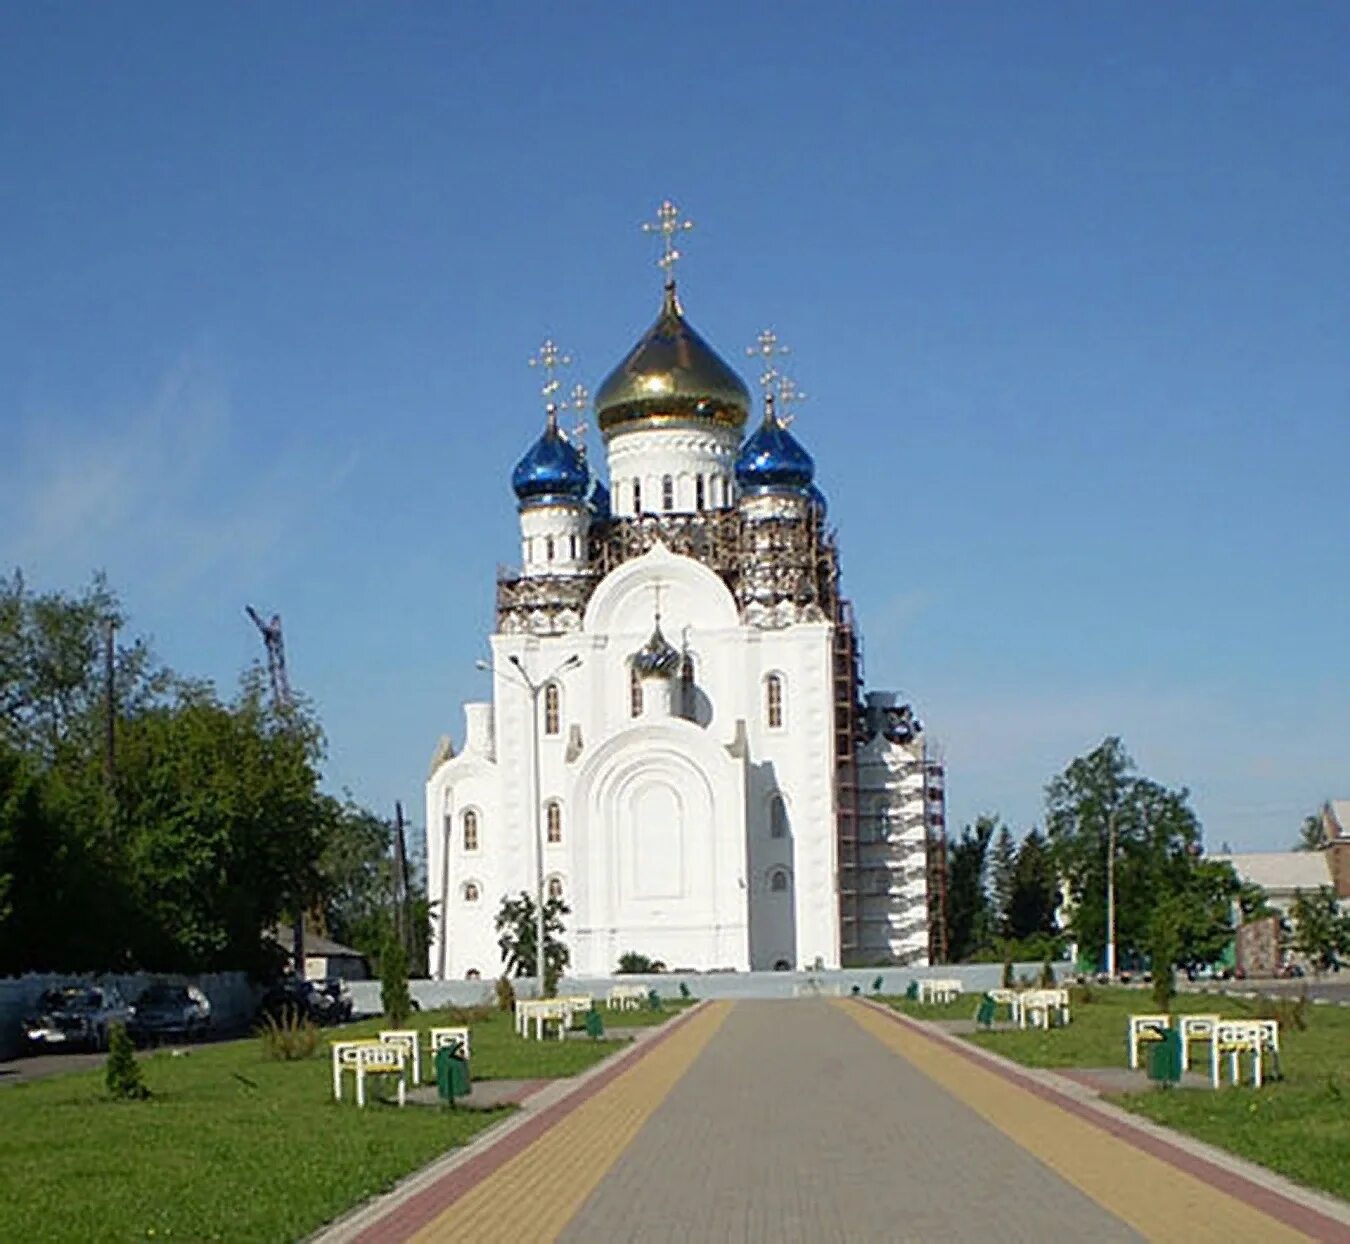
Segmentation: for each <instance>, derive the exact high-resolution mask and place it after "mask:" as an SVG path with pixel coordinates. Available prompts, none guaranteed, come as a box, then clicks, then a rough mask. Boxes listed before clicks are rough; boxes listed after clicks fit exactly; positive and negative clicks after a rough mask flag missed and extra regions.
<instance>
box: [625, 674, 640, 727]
mask: <svg viewBox="0 0 1350 1244" xmlns="http://www.w3.org/2000/svg"><path fill="white" fill-rule="evenodd" d="M628 715H629V716H630V717H641V716H642V680H641V679H640V678H638V676H637V670H629V671H628Z"/></svg>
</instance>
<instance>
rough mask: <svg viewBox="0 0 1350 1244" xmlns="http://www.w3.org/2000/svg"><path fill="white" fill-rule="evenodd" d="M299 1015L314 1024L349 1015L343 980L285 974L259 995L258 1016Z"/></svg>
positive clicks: (342, 1020)
mask: <svg viewBox="0 0 1350 1244" xmlns="http://www.w3.org/2000/svg"><path fill="white" fill-rule="evenodd" d="M288 1015H299V1016H300V1017H301V1018H303V1019H308V1020H312V1021H313V1022H314V1023H316V1024H342V1023H345V1022H346V1021H347V1020H349V1019H351V1017H352V998H351V994H350V993H349V992H348V990H347V986H346V982H345V981H341V980H337V979H330V980H322V981H308V980H298V979H297V978H296V977H294V976H285V977H282V979H281V980H279V981H277V982H276V983H275V984H274V985H272V987H271V988H270V989H268V991H267V992H266V993H265V994H264V995H263V998H262V1002H261V1003H259V1005H258V1020H259V1022H262V1021H264V1020H267V1019H272V1020H278V1021H280V1020H282V1019H284V1018H286V1017H287V1016H288Z"/></svg>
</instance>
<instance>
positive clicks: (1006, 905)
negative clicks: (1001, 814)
mask: <svg viewBox="0 0 1350 1244" xmlns="http://www.w3.org/2000/svg"><path fill="white" fill-rule="evenodd" d="M1016 868H1017V841H1016V839H1014V838H1013V835H1012V830H1010V829H1009V828H1008V827H1007V826H1006V825H1000V826H999V828H998V835H997V836H996V837H995V838H994V845H993V848H992V850H991V851H990V853H989V920H990V926H991V928H992V931H993V933H994V935H995V936H996V937H1012V936H1013V933H1012V900H1013V884H1014V876H1013V874H1014V872H1015V870H1016Z"/></svg>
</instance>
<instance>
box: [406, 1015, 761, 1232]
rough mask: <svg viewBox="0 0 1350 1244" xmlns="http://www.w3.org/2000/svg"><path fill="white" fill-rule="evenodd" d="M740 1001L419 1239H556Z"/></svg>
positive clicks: (555, 1132)
mask: <svg viewBox="0 0 1350 1244" xmlns="http://www.w3.org/2000/svg"><path fill="white" fill-rule="evenodd" d="M733 1005H734V1004H733V1003H730V1002H712V1003H708V1004H707V1005H705V1006H704V1007H702V1008H701V1009H700V1010H699V1011H697V1012H696V1013H694V1014H693V1015H691V1016H690V1017H689V1018H688V1019H687V1020H685V1021H683V1022H682V1023H681V1024H680V1026H679V1028H678V1029H677V1030H676V1031H675V1032H673V1033H671V1034H670V1036H668V1037H666V1038H665V1039H664V1040H663V1041H661V1043H660V1044H659V1045H657V1046H656V1047H655V1048H654V1049H652V1050H651V1051H650V1052H649V1053H647V1054H640V1055H639V1056H638V1058H637V1061H636V1062H635V1063H634V1064H633V1066H632V1067H630V1068H629V1069H628V1070H627V1071H625V1072H624V1073H623V1074H622V1075H620V1076H618V1077H617V1078H616V1079H614V1080H612V1081H611V1082H610V1083H609V1084H607V1085H606V1086H605V1087H604V1088H603V1089H601V1090H600V1091H599V1092H598V1093H597V1094H596V1095H595V1096H594V1097H592V1098H591V1099H590V1100H589V1101H586V1102H584V1103H582V1105H580V1106H578V1107H577V1108H576V1109H575V1110H574V1111H572V1113H571V1114H569V1115H567V1116H566V1118H564V1119H563V1120H562V1121H561V1122H559V1123H557V1124H556V1125H555V1126H553V1127H551V1128H550V1129H549V1130H548V1131H547V1132H545V1133H544V1134H543V1135H542V1136H540V1137H539V1138H538V1139H537V1140H535V1141H534V1142H533V1143H532V1144H530V1145H529V1146H528V1147H527V1148H525V1149H523V1150H522V1151H521V1152H520V1153H518V1154H516V1156H515V1157H513V1158H511V1159H510V1160H509V1161H507V1162H506V1163H504V1164H503V1165H502V1166H501V1167H499V1168H498V1169H497V1170H495V1171H494V1172H493V1173H492V1174H491V1175H489V1176H488V1177H487V1178H486V1179H484V1180H483V1181H482V1182H481V1183H479V1184H477V1185H475V1186H474V1187H473V1188H472V1189H471V1190H470V1191H469V1192H467V1193H465V1195H464V1196H462V1197H460V1199H459V1200H458V1201H456V1202H455V1203H454V1204H453V1205H452V1206H450V1208H449V1209H447V1210H446V1211H445V1212H444V1213H442V1214H441V1215H440V1216H439V1217H437V1218H434V1219H432V1221H431V1222H429V1223H428V1224H427V1225H426V1226H425V1227H423V1228H422V1230H421V1231H419V1232H418V1233H417V1234H416V1235H415V1236H413V1239H414V1240H416V1241H418V1242H419V1244H429V1242H430V1241H443V1240H458V1241H467V1240H472V1241H474V1244H495V1242H496V1241H499V1240H500V1241H510V1242H511V1244H527V1242H533V1241H536V1240H552V1239H555V1238H556V1237H557V1236H558V1234H559V1232H561V1231H562V1229H563V1228H564V1227H565V1226H566V1225H567V1223H568V1222H569V1221H570V1220H571V1218H572V1216H573V1215H574V1214H575V1213H576V1212H577V1210H578V1209H580V1208H581V1205H582V1202H584V1201H585V1200H586V1198H587V1197H588V1196H589V1195H590V1194H591V1191H592V1189H594V1187H595V1185H596V1184H598V1183H599V1182H600V1180H601V1178H602V1177H603V1176H604V1174H605V1172H606V1171H608V1170H609V1168H610V1167H611V1166H613V1165H614V1163H615V1162H616V1161H617V1160H618V1158H619V1156H620V1154H622V1153H623V1151H624V1150H625V1149H626V1148H627V1147H628V1145H629V1143H630V1142H631V1141H632V1139H633V1137H634V1136H636V1135H637V1133H638V1131H639V1129H640V1128H641V1127H642V1125H643V1124H644V1123H645V1122H646V1121H647V1120H648V1119H649V1118H650V1117H651V1115H652V1113H653V1111H655V1110H656V1108H657V1107H658V1106H659V1105H660V1104H661V1103H662V1101H664V1100H665V1098H666V1095H667V1094H668V1093H669V1092H670V1090H671V1089H672V1088H674V1086H675V1084H676V1083H677V1082H678V1080H679V1079H680V1077H681V1076H682V1075H684V1073H685V1072H686V1071H687V1070H688V1069H689V1067H690V1065H691V1064H692V1063H693V1061H694V1059H696V1058H697V1057H698V1056H699V1054H700V1053H701V1052H702V1050H703V1048H704V1047H705V1046H706V1045H707V1044H708V1042H709V1041H710V1040H711V1039H712V1037H713V1034H714V1033H716V1031H717V1030H718V1028H720V1027H721V1026H722V1021H723V1020H725V1019H726V1017H727V1013H728V1012H729V1011H730V1010H731V1007H732V1006H733Z"/></svg>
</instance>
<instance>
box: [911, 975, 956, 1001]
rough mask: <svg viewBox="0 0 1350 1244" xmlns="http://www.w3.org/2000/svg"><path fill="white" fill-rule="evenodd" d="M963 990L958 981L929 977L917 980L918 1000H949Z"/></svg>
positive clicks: (952, 999) (953, 998)
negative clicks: (930, 978) (931, 978)
mask: <svg viewBox="0 0 1350 1244" xmlns="http://www.w3.org/2000/svg"><path fill="white" fill-rule="evenodd" d="M963 992H964V990H963V989H962V986H961V982H960V981H955V980H929V979H925V980H920V981H919V1001H920V1002H930V1003H939V1002H951V1001H954V1000H955V999H956V998H959V997H960V996H961V994H962V993H963Z"/></svg>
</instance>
